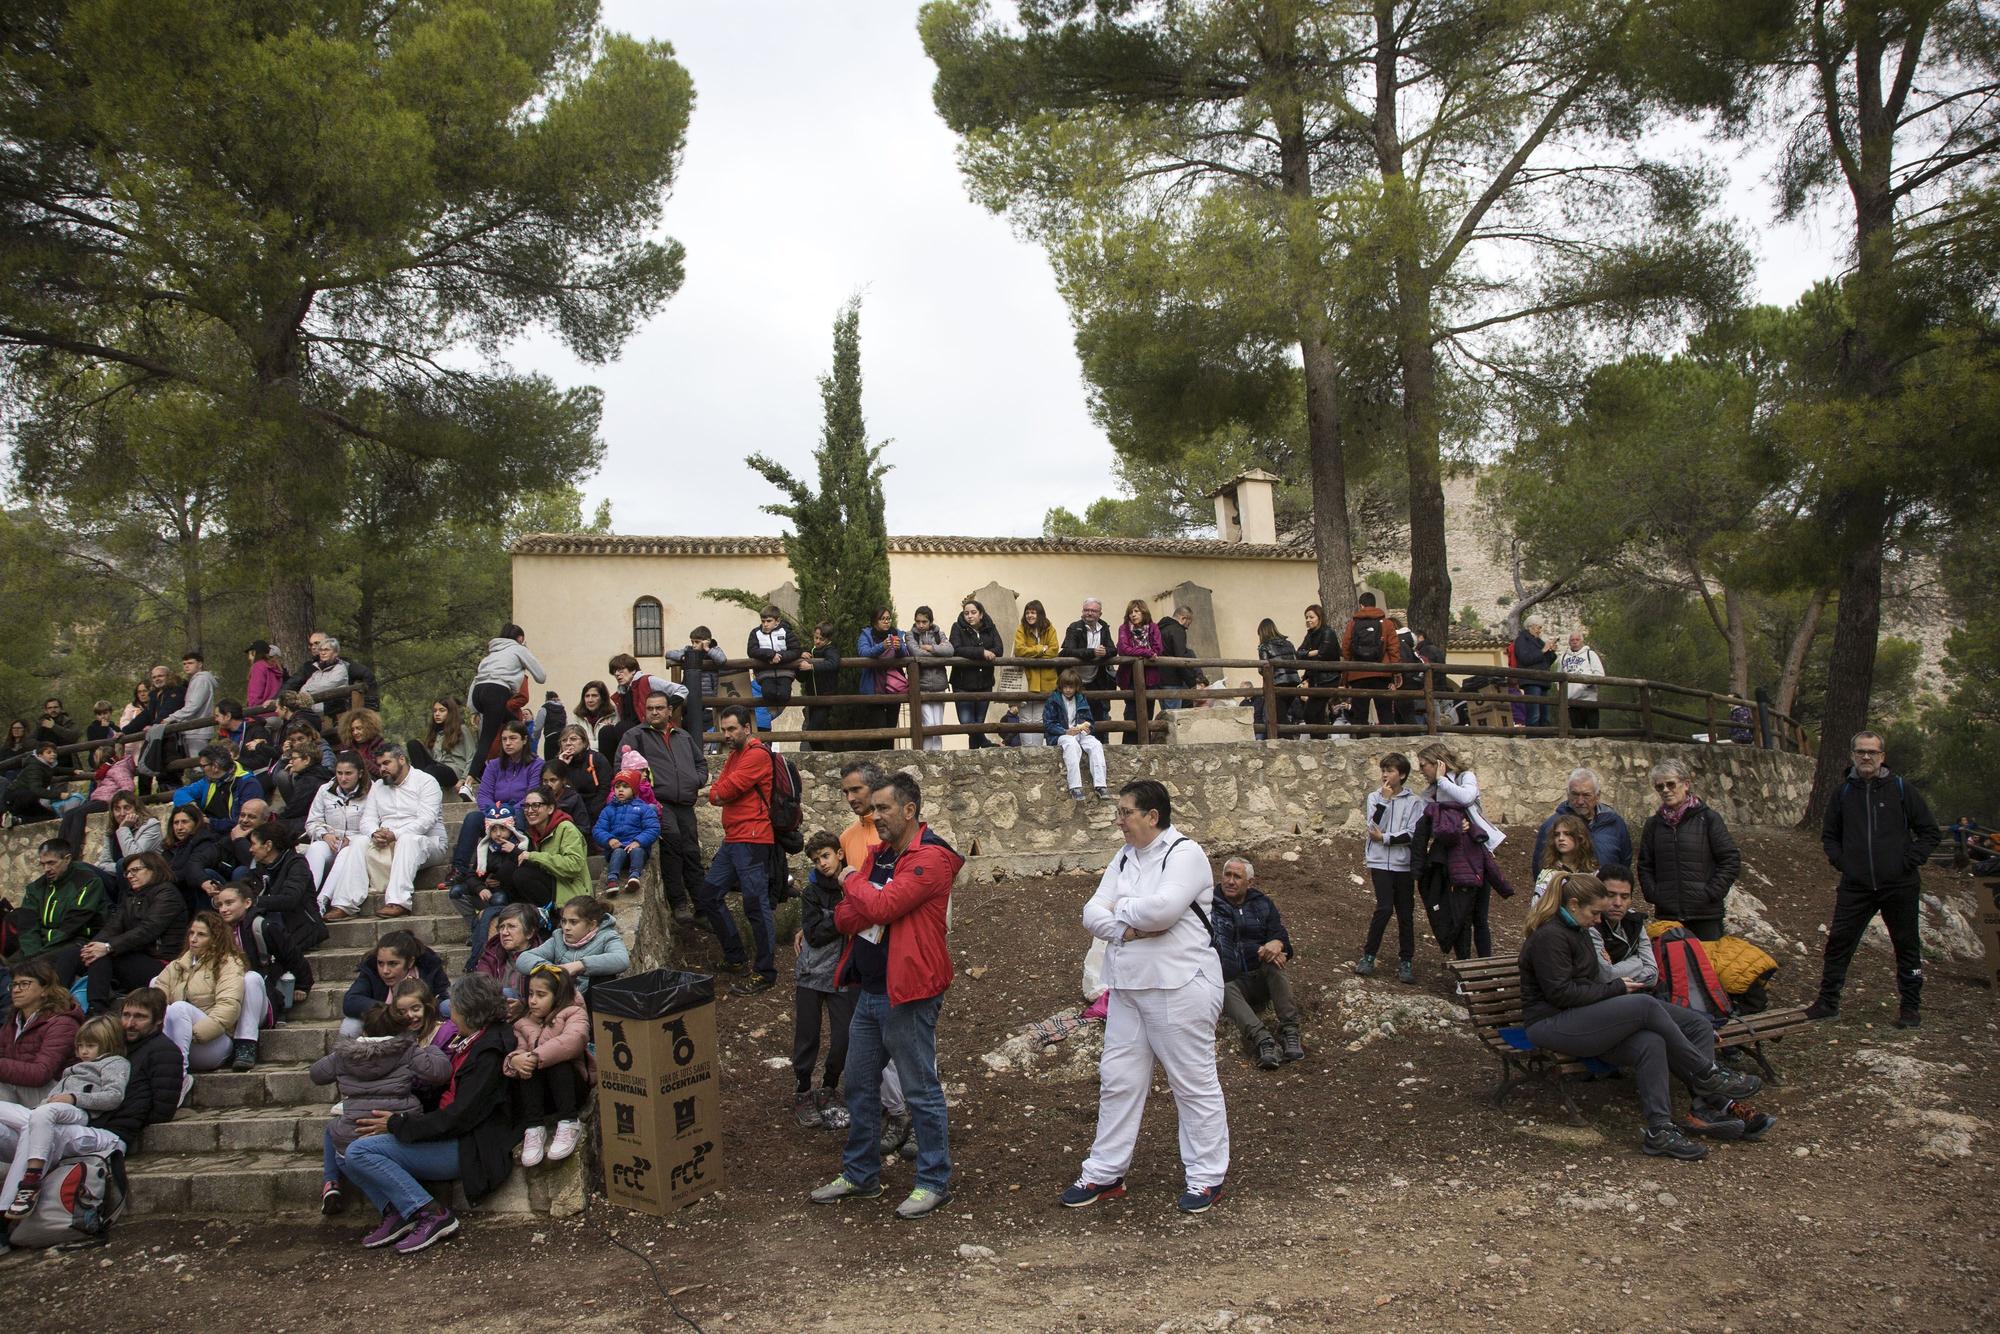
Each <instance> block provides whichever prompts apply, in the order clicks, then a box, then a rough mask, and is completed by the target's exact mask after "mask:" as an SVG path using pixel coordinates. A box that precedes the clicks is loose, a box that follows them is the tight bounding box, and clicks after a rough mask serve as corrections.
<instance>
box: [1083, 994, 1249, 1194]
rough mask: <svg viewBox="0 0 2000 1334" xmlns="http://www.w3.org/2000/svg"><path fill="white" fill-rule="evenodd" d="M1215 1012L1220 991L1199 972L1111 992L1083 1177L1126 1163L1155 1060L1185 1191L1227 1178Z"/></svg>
mask: <svg viewBox="0 0 2000 1334" xmlns="http://www.w3.org/2000/svg"><path fill="white" fill-rule="evenodd" d="M1221 1013H1222V988H1221V987H1219V986H1217V985H1216V984H1215V983H1214V981H1213V980H1211V979H1210V978H1208V977H1207V976H1206V975H1197V976H1196V977H1195V978H1194V979H1193V980H1192V981H1190V982H1189V983H1188V984H1187V985H1186V986H1184V987H1174V988H1172V989H1171V990H1169V989H1165V988H1159V987H1140V988H1135V989H1132V990H1127V989H1125V988H1122V987H1113V988H1112V989H1111V1004H1110V1009H1109V1011H1108V1013H1106V1015H1105V1017H1104V1058H1103V1060H1101V1061H1100V1062H1099V1063H1098V1067H1097V1077H1098V1095H1097V1141H1096V1142H1095V1143H1094V1144H1092V1145H1091V1146H1090V1156H1089V1157H1088V1158H1086V1159H1084V1160H1083V1178H1084V1180H1086V1181H1094V1182H1099V1183H1109V1182H1113V1181H1117V1180H1119V1179H1120V1178H1122V1177H1123V1176H1124V1175H1125V1173H1126V1171H1127V1170H1128V1169H1130V1167H1131V1166H1132V1148H1133V1146H1134V1145H1135V1144H1137V1143H1138V1142H1139V1121H1140V1118H1141V1117H1142V1116H1144V1114H1145V1111H1146V1094H1147V1093H1148V1092H1150V1091H1151V1089H1152V1086H1153V1062H1154V1061H1156V1060H1157V1061H1158V1062H1159V1063H1160V1068H1161V1069H1163V1070H1164V1071H1166V1075H1167V1087H1168V1088H1170V1089H1172V1090H1173V1094H1174V1106H1175V1109H1176V1111H1177V1112H1178V1113H1179V1116H1180V1140H1181V1166H1182V1168H1183V1170H1184V1171H1186V1173H1187V1187H1188V1189H1189V1190H1204V1189H1206V1188H1208V1187H1209V1186H1219V1185H1221V1184H1222V1182H1223V1179H1224V1178H1226V1177H1227V1176H1228V1175H1229V1114H1228V1110H1227V1109H1226V1108H1225V1107H1224V1106H1223V1103H1222V1081H1221V1080H1220V1079H1219V1078H1217V1076H1216V1072H1215V1021H1216V1017H1217V1016H1218V1015H1220V1014H1221Z"/></svg>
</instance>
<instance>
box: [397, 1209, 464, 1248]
mask: <svg viewBox="0 0 2000 1334" xmlns="http://www.w3.org/2000/svg"><path fill="white" fill-rule="evenodd" d="M456 1231H458V1215H456V1214H454V1213H453V1212H452V1211H451V1210H449V1209H447V1208H445V1207H444V1206H443V1205H441V1204H431V1205H427V1206H425V1207H424V1208H423V1209H421V1210H419V1211H418V1213H417V1217H416V1226H414V1227H412V1228H411V1229H410V1234H409V1235H408V1236H406V1237H404V1238H403V1239H402V1240H401V1241H399V1242H397V1243H396V1254H398V1255H415V1254H416V1253H417V1252H418V1251H421V1250H423V1249H424V1248H425V1247H427V1246H434V1245H436V1244H437V1243H438V1242H440V1241H443V1240H444V1239H445V1238H446V1237H449V1236H450V1235H451V1234H452V1233H454V1232H456Z"/></svg>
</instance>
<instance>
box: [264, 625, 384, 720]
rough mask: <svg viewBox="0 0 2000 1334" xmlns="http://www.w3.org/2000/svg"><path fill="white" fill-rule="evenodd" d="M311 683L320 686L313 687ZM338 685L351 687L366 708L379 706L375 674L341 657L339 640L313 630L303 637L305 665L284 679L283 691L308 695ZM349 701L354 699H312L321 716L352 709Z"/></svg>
mask: <svg viewBox="0 0 2000 1334" xmlns="http://www.w3.org/2000/svg"><path fill="white" fill-rule="evenodd" d="M314 680H317V681H318V682H319V684H317V685H314V684H312V682H313V681H314ZM341 686H352V687H354V690H355V693H356V694H358V695H360V697H361V700H362V702H363V703H364V704H366V705H367V706H368V707H369V708H371V709H380V708H381V707H382V704H381V700H380V699H379V697H378V696H377V695H376V693H375V673H374V672H372V671H370V670H368V668H366V667H364V666H363V665H362V664H360V663H358V662H356V661H354V660H353V659H352V658H346V657H342V656H341V652H340V641H339V640H338V639H335V638H334V637H333V636H332V635H329V634H327V633H326V632H325V631H324V630H315V631H313V632H312V633H311V634H310V635H308V636H306V660H305V662H304V663H303V664H302V665H301V666H300V667H299V669H298V670H297V671H295V672H293V673H292V674H291V675H290V676H288V677H286V678H285V686H284V688H285V689H286V690H299V691H303V692H305V693H306V694H308V695H310V694H312V693H313V692H315V691H318V690H334V689H338V688H339V687H341ZM352 699H353V696H334V697H332V698H329V699H324V700H315V701H314V702H313V707H314V708H315V709H316V710H318V711H320V712H322V713H325V712H328V711H331V712H332V713H333V715H334V716H336V717H338V716H339V715H340V714H343V713H346V712H347V711H348V709H349V708H350V707H352V702H351V701H352Z"/></svg>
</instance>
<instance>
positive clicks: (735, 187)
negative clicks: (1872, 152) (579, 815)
mask: <svg viewBox="0 0 2000 1334" xmlns="http://www.w3.org/2000/svg"><path fill="white" fill-rule="evenodd" d="M917 8H918V4H917V0H843V2H842V3H837V4H829V3H826V0H606V3H605V5H604V18H605V22H606V24H607V25H608V26H609V27H610V28H612V29H614V30H617V31H623V32H629V33H632V34H634V35H635V36H641V37H648V38H660V39H664V40H666V41H669V42H672V43H673V45H674V48H675V51H676V53H677V54H678V56H679V58H680V60H681V62H682V63H683V64H684V65H686V66H687V68H688V70H689V71H690V73H691V74H692V75H693V77H694V86H695V109H694V119H693V124H692V126H691V128H690V130H689V133H688V147H687V154H686V158H685V161H684V163H683V165H682V169H681V172H680V175H679V178H678V179H677V181H676V183H675V188H674V193H673V197H672V199H671V200H669V202H668V204H667V209H666V225H665V229H664V230H665V231H666V232H667V234H668V235H671V236H673V237H675V238H676V239H678V240H679V241H680V242H681V243H682V244H683V245H685V246H686V247H687V281H686V283H685V284H684V285H683V287H682V288H681V290H680V293H679V295H677V296H676V297H675V298H674V299H673V300H671V301H669V302H668V303H667V304H666V306H665V307H664V308H663V309H662V310H661V311H660V312H659V313H658V314H657V315H655V316H654V317H653V319H652V321H651V322H650V323H648V324H647V325H646V326H645V327H644V328H643V329H642V330H641V331H640V332H639V333H638V334H636V335H635V336H634V337H633V338H632V339H631V340H630V341H629V342H628V343H627V344H626V345H625V348H624V353H623V355H622V357H621V358H620V359H619V360H618V361H617V362H614V363H612V364H610V365H608V366H587V365H583V364H580V363H578V362H577V361H576V360H575V359H574V358H572V357H570V356H569V355H568V353H567V352H566V351H565V350H564V349H563V348H562V347H561V346H560V345H559V344H557V343H556V342H555V341H554V340H553V339H549V338H546V337H543V336H539V335H537V336H533V337H530V338H528V339H525V340H523V342H522V343H521V344H520V345H518V346H517V347H516V348H514V349H513V350H512V352H511V353H510V356H511V359H512V360H513V362H514V363H515V364H516V365H517V366H519V367H521V368H523V369H533V370H540V371H544V372H546V373H548V374H549V375H551V376H553V377H554V378H555V379H556V380H557V381H558V382H559V383H562V384H577V383H594V384H597V385H599V386H600V387H602V389H603V390H604V422H603V436H604V439H605V442H606V444H607V450H606V455H605V462H604V467H603V470H602V471H601V472H599V473H598V475H597V476H596V477H594V478H592V479H590V480H589V481H587V482H586V483H585V484H584V485H585V492H586V494H587V497H588V501H589V503H588V504H587V505H586V507H585V508H586V512H588V511H589V509H590V508H592V507H594V506H595V504H596V502H597V501H598V500H599V499H601V498H604V497H609V498H610V499H611V502H612V522H613V525H614V527H615V528H616V529H617V531H619V532H621V533H671V534H744V533H766V534H771V533H776V532H778V531H779V530H780V527H781V524H780V521H779V520H777V519H775V518H773V517H771V516H770V515H767V514H764V513H762V512H760V510H759V508H758V507H759V506H760V505H761V504H763V503H764V502H765V501H766V500H768V499H769V498H770V496H769V493H768V488H767V487H766V486H765V484H764V482H763V481H762V480H761V479H760V478H758V477H756V476H755V475H754V474H752V473H751V472H750V471H749V469H747V468H745V467H744V466H743V465H742V463H741V460H742V458H743V456H744V455H746V454H750V453H753V452H756V451H760V450H761V451H763V452H764V453H767V454H769V455H771V456H772V457H774V458H777V459H779V460H780V461H782V462H784V463H786V464H788V465H790V466H792V467H793V468H794V469H795V470H796V471H799V472H801V473H803V474H804V475H806V476H807V477H810V476H811V475H812V473H811V452H812V449H813V446H814V444H815V443H816V442H817V440H818V436H819V427H820V405H819V388H818V377H819V376H820V375H821V374H822V373H824V372H825V370H826V369H827V367H828V365H829V363H830V361H831V339H832V324H833V319H834V316H835V314H836V312H837V311H838V309H839V307H840V306H841V304H842V303H843V302H844V301H845V300H846V299H847V298H848V297H849V296H850V295H853V294H857V293H858V294H859V295H860V296H861V298H862V310H861V368H862V376H863V407H864V410H865V412H866V414H867V421H868V429H869V433H870V435H871V436H872V437H873V438H875V439H877V440H881V439H888V440H890V441H892V443H891V444H890V446H889V449H888V452H887V458H888V460H889V461H890V462H892V463H893V464H894V471H892V472H891V473H890V474H889V476H888V479H887V483H886V486H887V497H888V520H889V531H890V532H892V533H961V534H975V535H1008V536H1020V535H1032V534H1036V533H1039V532H1040V530H1041V520H1042V514H1043V511H1045V510H1046V509H1048V508H1049V506H1051V505H1058V504H1060V505H1067V506H1069V507H1070V508H1072V509H1074V510H1078V511H1081V510H1082V509H1083V507H1084V506H1085V505H1087V504H1088V503H1089V502H1090V501H1091V500H1093V499H1094V498H1096V497H1097V496H1100V495H1103V494H1105V493H1106V492H1107V491H1109V490H1110V489H1111V484H1110V482H1109V480H1108V476H1107V473H1108V469H1109V467H1110V463H1111V449H1110V446H1109V445H1108V444H1107V443H1106V442H1105V439H1104V437H1103V435H1102V433H1101V432H1099V431H1098V430H1097V428H1096V427H1095V426H1094V425H1093V424H1092V422H1091V420H1090V417H1089V414H1088V411H1087V410H1086V407H1085V392H1084V386H1083V383H1082V380H1081V377H1080V375H1079V373H1078V369H1077V363H1076V356H1075V352H1074V348H1073V346H1072V343H1071V328H1070V323H1069V317H1068V313H1067V311H1066V309H1065V308H1064V306H1063V303H1062V300H1061V298H1060V297H1059V296H1058V295H1057V293H1056V289H1055V282H1054V278H1053V276H1052V274H1051V273H1050V270H1049V266H1048V262H1047V260H1046V259H1045V258H1044V257H1043V255H1042V252H1041V251H1040V250H1039V249H1038V248H1037V247H1035V246H1032V245H1030V244H1027V243H1026V242H1023V241H1021V240H1020V239H1018V238H1017V237H1016V236H1015V235H1014V234H1013V232H1012V230H1011V228H1010V227H1009V226H1008V224H1007V222H1006V221H1005V220H1004V219H1002V218H999V217H995V216H993V215H991V214H989V213H987V212H986V211H985V210H984V209H982V208H979V207H978V206H976V205H975V204H973V203H972V202H971V201H970V200H969V199H968V198H967V196H966V192H965V188H964V184H963V180H962V178H961V177H960V175H959V173H958V168H957V164H956V162H955V160H954V157H953V150H954V142H955V141H954V138H953V136H952V134H951V132H950V131H949V130H948V129H946V127H945V126H944V124H943V122H942V121H940V120H939V119H938V117H937V115H936V113H935V112H934V111H933V110H932V107H931V101H930V85H931V78H932V67H931V65H930V62H929V61H928V60H926V59H925V57H924V52H923V47H922V46H921V45H920V44H919V42H918V41H917V34H916V12H917ZM1765 165H1766V164H1765V163H1763V162H1760V161H1757V160H1754V159H1753V160H1749V161H1745V162H1742V163H1738V164H1735V166H1734V168H1733V170H1734V174H1735V189H1734V190H1732V192H1731V196H1730V204H1731V208H1732V211H1733V212H1734V213H1735V214H1736V216H1737V217H1738V219H1739V221H1741V222H1742V223H1744V224H1745V227H1744V234H1745V236H1746V238H1748V239H1749V240H1750V241H1751V243H1752V244H1753V245H1754V246H1755V247H1756V249H1757V251H1758V254H1759V259H1760V270H1759V277H1758V291H1757V296H1758V298H1759V299H1760V300H1765V301H1771V302H1776V303H1780V304H1783V303H1788V302H1790V301H1791V300H1793V299H1794V298H1795V297H1796V296H1797V295H1798V294H1799V293H1800V292H1801V291H1802V290H1803V289H1804V288H1805V287H1806V286H1808V285H1809V284H1810V283H1811V282H1813V281H1814V280H1816V279H1817V278H1819V277H1820V276H1822V275H1824V274H1825V273H1827V272H1829V271H1831V270H1832V269H1833V268H1834V267H1836V266H1837V261H1838V251H1839V236H1838V235H1837V233H1832V232H1830V231H1829V229H1826V228H1820V229H1814V228H1808V227H1797V228H1784V229H1779V228H1777V227H1775V226H1773V225H1771V224H1770V221H1769V217H1770V208H1769V200H1770V197H1771V195H1770V190H1769V188H1768V186H1765V185H1763V184H1762V183H1761V181H1760V177H1761V175H1762V174H1763V171H1764V168H1765ZM688 457H693V458H695V459H697V460H700V461H703V462H705V463H706V465H707V467H706V469H705V470H704V472H703V473H702V474H700V475H703V476H705V477H707V478H708V479H710V480H711V484H709V485H706V486H703V487H701V488H700V489H699V490H691V489H686V488H679V487H669V486H663V485H661V483H660V481H659V479H660V478H661V477H662V476H671V477H675V478H685V477H688V476H689V475H690V474H689V473H688V472H687V471H686V470H685V469H683V468H679V467H676V468H675V469H673V470H672V471H671V472H670V473H663V472H662V471H661V470H660V469H659V467H658V466H657V465H658V464H659V463H660V461H661V460H662V459H663V458H671V459H673V460H675V461H676V462H678V461H680V460H683V459H686V458H688Z"/></svg>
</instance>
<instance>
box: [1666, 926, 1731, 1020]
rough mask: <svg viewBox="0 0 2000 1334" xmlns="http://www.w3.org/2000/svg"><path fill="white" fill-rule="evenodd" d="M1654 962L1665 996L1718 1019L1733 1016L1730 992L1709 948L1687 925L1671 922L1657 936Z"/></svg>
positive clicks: (1669, 1001) (1677, 1003)
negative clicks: (1675, 924) (1731, 1014)
mask: <svg viewBox="0 0 2000 1334" xmlns="http://www.w3.org/2000/svg"><path fill="white" fill-rule="evenodd" d="M1653 962H1654V963H1656V964H1657V965H1659V969H1660V985H1659V994H1660V999H1661V1000H1663V1001H1666V1002H1668V1003H1669V1004H1672V1005H1679V1006H1683V1007H1685V1008H1687V1009H1690V1010H1701V1011H1705V1012H1706V1013H1708V1014H1709V1015H1711V1016H1713V1017H1714V1018H1716V1019H1727V1018H1728V1017H1729V1013H1730V1010H1731V1008H1732V1007H1731V1005H1730V1001H1729V992H1728V991H1726V990H1724V988H1723V985H1722V980H1721V979H1720V978H1718V977H1717V976H1716V975H1715V965H1714V964H1713V963H1712V962H1710V960H1709V957H1708V950H1707V948H1706V947H1705V946H1703V944H1702V943H1701V942H1700V941H1699V940H1697V939H1695V937H1694V934H1693V933H1692V932H1690V931H1689V930H1688V929H1687V928H1686V927H1684V926H1670V927H1668V928H1667V929H1666V930H1664V931H1662V932H1661V933H1660V934H1659V935H1657V936H1655V937H1654V938H1653ZM1690 1001H1692V1002H1694V1003H1692V1004H1690Z"/></svg>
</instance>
